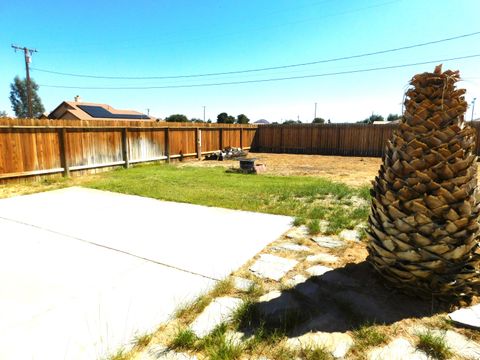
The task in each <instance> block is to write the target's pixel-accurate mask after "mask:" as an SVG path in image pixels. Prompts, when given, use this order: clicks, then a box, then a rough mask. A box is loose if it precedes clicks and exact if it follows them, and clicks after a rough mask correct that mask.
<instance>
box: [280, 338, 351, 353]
mask: <svg viewBox="0 0 480 360" xmlns="http://www.w3.org/2000/svg"><path fill="white" fill-rule="evenodd" d="M286 345H287V346H288V347H290V348H291V349H293V350H300V349H308V348H310V349H315V348H323V349H324V350H325V351H328V352H329V353H330V354H332V356H333V357H334V358H336V359H341V358H344V357H345V355H346V354H347V352H348V351H349V350H350V348H351V347H352V345H353V339H352V337H351V336H350V335H348V334H344V333H339V332H333V333H326V332H315V333H308V334H305V335H302V336H299V337H294V338H290V339H288V340H287V342H286Z"/></svg>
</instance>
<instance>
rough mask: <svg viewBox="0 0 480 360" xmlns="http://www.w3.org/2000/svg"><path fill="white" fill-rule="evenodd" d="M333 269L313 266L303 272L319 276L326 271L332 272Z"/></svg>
mask: <svg viewBox="0 0 480 360" xmlns="http://www.w3.org/2000/svg"><path fill="white" fill-rule="evenodd" d="M332 270H333V269H332V268H331V267H328V266H323V265H314V266H311V267H309V268H308V269H307V270H305V271H306V272H307V273H309V274H310V275H311V276H321V275H323V274H325V273H326V272H328V271H332Z"/></svg>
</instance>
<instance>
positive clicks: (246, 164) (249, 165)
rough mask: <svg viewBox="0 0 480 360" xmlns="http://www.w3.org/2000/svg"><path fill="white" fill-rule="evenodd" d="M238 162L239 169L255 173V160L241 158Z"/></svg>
mask: <svg viewBox="0 0 480 360" xmlns="http://www.w3.org/2000/svg"><path fill="white" fill-rule="evenodd" d="M238 160H239V161H240V169H241V170H243V171H244V172H249V173H250V172H255V160H257V159H256V158H249V159H247V158H242V159H238Z"/></svg>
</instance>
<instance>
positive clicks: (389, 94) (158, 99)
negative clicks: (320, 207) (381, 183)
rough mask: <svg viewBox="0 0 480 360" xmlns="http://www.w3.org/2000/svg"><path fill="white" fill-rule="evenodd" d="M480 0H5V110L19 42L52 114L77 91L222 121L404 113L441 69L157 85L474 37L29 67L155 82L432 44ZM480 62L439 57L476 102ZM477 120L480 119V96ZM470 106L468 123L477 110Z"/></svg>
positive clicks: (274, 60)
mask: <svg viewBox="0 0 480 360" xmlns="http://www.w3.org/2000/svg"><path fill="white" fill-rule="evenodd" d="M479 14H480V1H478V0H456V1H454V0H435V1H433V0H428V1H427V0H364V1H360V0H359V1H353V0H323V1H322V0H296V1H285V0H275V1H270V0H268V1H267V0H265V1H261V0H257V1H246V0H244V1H226V0H225V1H220V0H217V1H214V0H206V1H193V0H192V1H185V0H168V1H164V0H163V1H162V0H158V1H154V0H150V1H148V0H136V1H131V0H129V1H126V0H116V1H101V0H97V1H93V0H90V1H89V0H84V1H78V2H71V1H52V0H42V1H37V0H35V1H34V0H29V1H25V0H16V1H2V2H0V18H1V19H2V32H1V33H0V59H1V60H0V110H6V111H7V112H8V113H10V114H12V110H11V107H10V101H9V99H8V96H9V90H10V88H9V87H10V83H11V82H12V80H13V78H14V76H15V75H20V76H22V77H23V76H25V69H24V61H23V56H22V54H20V53H15V52H14V51H13V49H12V48H11V47H10V45H11V44H18V45H22V46H27V47H32V48H36V49H37V50H38V53H36V54H34V56H33V61H32V64H31V66H32V68H33V70H32V72H31V76H32V77H33V78H34V80H35V81H36V82H37V83H38V84H40V85H41V86H40V90H39V94H40V96H41V98H42V101H43V103H44V106H45V108H46V110H47V111H50V110H53V108H54V107H56V106H57V105H58V104H59V103H60V102H61V101H63V100H73V97H74V96H75V95H80V96H81V97H82V99H83V100H84V101H89V102H100V103H107V104H110V105H112V106H113V107H117V108H126V109H135V110H138V111H142V112H146V109H147V108H148V109H150V114H151V115H154V116H158V117H162V118H163V117H166V116H168V115H170V114H173V113H182V114H185V115H187V116H188V117H197V118H203V106H206V118H207V119H208V118H211V119H212V120H214V119H216V116H217V114H218V113H220V112H223V111H225V112H227V113H229V114H232V115H235V116H236V115H238V114H240V113H245V114H246V115H247V116H248V117H250V119H252V120H253V121H254V120H258V119H261V118H265V119H268V120H270V121H282V120H285V119H297V118H299V119H300V120H302V121H304V122H310V121H311V120H312V119H313V115H314V106H315V105H314V104H315V103H317V116H321V117H323V118H325V119H331V120H332V122H352V121H358V120H361V119H364V118H366V117H368V116H369V115H370V114H371V113H372V112H375V113H379V114H381V115H383V116H387V115H388V114H389V113H400V112H401V103H402V98H403V94H404V91H405V89H406V87H407V85H408V81H409V79H410V78H411V77H412V76H413V75H414V74H416V73H418V72H424V71H431V70H433V67H434V64H429V65H417V66H411V67H405V68H397V69H390V70H381V71H374V72H364V73H357V74H346V75H336V76H323V77H313V78H305V79H295V80H285V81H274V82H262V83H250V84H237V85H224V86H210V87H191V88H167V89H138V90H133V89H128V90H112V89H110V90H92V89H62V88H50V87H47V85H60V86H74V87H149V86H169V85H175V86H178V85H195V84H205V83H218V82H222V83H223V82H237V81H248V80H260V79H271V78H283V77H293V76H304V75H313V74H325V73H331V72H343V71H351V70H359V69H368V68H376V67H385V66H392V65H401V64H410V63H417V62H427V61H433V60H438V59H447V58H453V57H462V56H468V55H474V54H480V46H479V44H480V34H479V35H475V36H470V37H465V38H463V39H458V40H454V41H447V42H443V43H439V44H435V45H430V46H424V47H417V48H414V49H409V50H404V51H398V52H392V53H387V54H381V55H378V56H369V57H361V58H356V59H351V60H344V61H335V62H329V63H322V64H315V65H309V66H303V67H294V68H285V69H276V70H270V71H263V72H255V73H243V74H229V75H217V76H209V77H200V78H180V79H143V80H114V79H95V78H80V77H68V76H61V75H56V74H51V73H46V72H40V71H39V70H35V69H43V70H50V71H57V72H65V73H74V74H86V75H95V76H117V77H148V76H175V75H188V74H202V73H212V72H213V73H217V72H228V71H236V70H245V69H256V68H264V67H272V66H281V65H288V64H297V63H305V62H312V61H317V60H323V59H330V58H338V57H344V56H349V55H356V54H363V53H369V52H375V51H380V50H386V49H391V48H397V47H403V46H408V45H413V44H418V43H423V42H429V41H434V40H439V39H444V38H449V37H454V36H458V35H462V34H468V33H473V32H477V31H480V25H478V24H479V21H478V16H479ZM479 65H480V57H476V58H470V59H462V60H453V61H446V62H444V68H451V69H459V70H460V71H461V75H462V77H463V79H464V80H463V81H462V82H461V83H460V84H459V86H461V87H465V88H466V89H467V94H466V100H467V101H468V102H469V103H470V102H471V100H472V99H473V98H474V97H476V98H480V74H479V69H480V66H479ZM476 108H477V109H478V110H477V109H476V110H475V117H479V116H480V100H479V101H478V102H477V106H476ZM470 111H471V109H469V111H468V113H467V118H470V116H471V112H470Z"/></svg>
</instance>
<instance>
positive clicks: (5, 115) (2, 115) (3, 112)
mask: <svg viewBox="0 0 480 360" xmlns="http://www.w3.org/2000/svg"><path fill="white" fill-rule="evenodd" d="M7 116H8V115H7V112H6V111H3V110H2V111H0V117H7Z"/></svg>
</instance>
